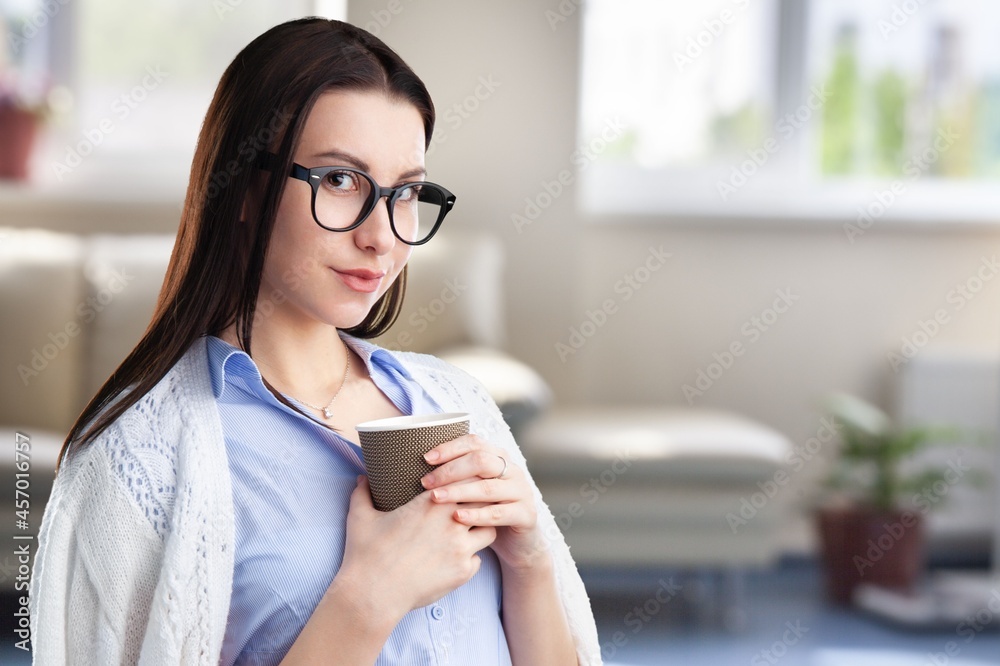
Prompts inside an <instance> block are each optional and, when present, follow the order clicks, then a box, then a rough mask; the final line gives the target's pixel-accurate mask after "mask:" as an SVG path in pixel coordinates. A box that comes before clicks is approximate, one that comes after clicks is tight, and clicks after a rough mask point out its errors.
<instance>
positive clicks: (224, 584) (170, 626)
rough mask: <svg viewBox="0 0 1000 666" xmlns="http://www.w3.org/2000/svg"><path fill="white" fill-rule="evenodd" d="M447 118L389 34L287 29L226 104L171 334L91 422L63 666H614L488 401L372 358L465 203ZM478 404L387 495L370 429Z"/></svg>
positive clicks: (220, 93) (167, 316)
mask: <svg viewBox="0 0 1000 666" xmlns="http://www.w3.org/2000/svg"><path fill="white" fill-rule="evenodd" d="M433 126H434V109H433V105H432V103H431V100H430V97H429V95H428V93H427V90H426V89H425V87H424V85H423V84H422V83H421V81H420V80H419V79H418V78H417V77H416V75H415V74H414V73H413V72H412V71H411V70H410V69H409V67H407V66H406V64H405V63H403V62H402V60H400V58H399V57H398V56H397V55H396V54H395V53H394V52H393V51H391V50H390V49H389V48H388V47H386V46H385V45H384V44H383V43H382V42H380V41H379V40H378V39H376V38H375V37H373V36H372V35H370V34H368V33H366V32H364V31H362V30H360V29H358V28H355V27H352V26H350V25H348V24H344V23H340V22H337V21H327V20H323V19H303V20H299V21H292V22H289V23H285V24H282V25H279V26H277V27H275V28H273V29H271V30H269V31H268V32H266V33H264V34H263V35H261V36H260V37H258V38H257V39H256V40H254V41H253V42H252V43H251V44H250V45H249V46H247V47H246V48H245V49H244V50H243V52H241V53H240V54H239V55H238V56H237V57H236V59H235V60H234V62H233V63H232V64H231V65H230V67H229V68H228V69H227V71H226V72H225V74H224V75H223V78H222V80H221V82H220V84H219V87H218V89H217V91H216V94H215V98H214V100H213V101H212V104H211V106H210V108H209V110H208V114H207V116H206V119H205V123H204V126H203V128H202V131H201V136H200V138H199V141H198V149H197V152H196V154H195V158H194V164H193V166H192V170H191V182H190V186H189V188H188V193H187V199H186V202H185V208H184V213H183V216H182V219H181V224H180V229H179V231H178V234H177V241H176V244H175V247H174V251H173V255H172V257H171V260H170V265H169V267H168V269H167V275H166V278H165V280H164V284H163V288H162V291H161V293H160V298H159V302H158V304H157V308H156V312H155V314H154V316H153V320H152V322H151V324H150V326H149V329H148V330H147V332H146V334H145V336H144V337H143V339H142V340H141V342H140V343H139V344H138V345H137V346H136V348H135V349H134V350H133V351H132V353H131V354H129V356H128V357H127V358H126V359H125V361H124V362H123V363H122V365H121V366H120V367H119V368H118V370H117V371H116V372H115V373H114V374H113V375H112V377H111V378H110V379H109V380H108V382H107V383H106V384H105V385H104V386H103V387H102V388H101V390H100V391H99V392H98V394H97V395H96V396H95V397H94V399H93V400H92V401H91V402H90V404H89V405H88V406H87V407H86V409H85V410H84V412H83V413H82V414H81V416H80V418H79V420H78V421H77V423H76V424H75V426H74V427H73V429H72V430H71V432H70V433H69V436H68V437H67V440H66V444H65V445H64V447H63V452H62V455H61V457H60V466H59V470H58V474H57V477H56V481H55V486H54V488H53V492H52V497H51V499H50V501H49V504H48V506H47V508H46V511H45V515H44V518H43V521H42V526H41V532H40V535H39V550H38V554H37V557H36V560H35V565H34V571H33V580H32V588H31V628H32V632H33V637H34V651H35V657H36V663H40V664H61V663H67V662H72V663H95V664H134V663H141V664H151V665H153V664H155V665H162V664H218V663H222V664H225V665H229V664H278V663H281V664H306V663H309V664H314V663H335V664H372V663H376V664H406V665H411V664H444V663H452V664H476V665H477V666H479V665H483V664H510V663H513V664H525V665H532V666H533V665H536V664H544V665H546V666H555V665H559V664H576V663H580V664H597V663H600V650H599V647H598V645H597V635H596V630H595V628H594V621H593V616H592V615H591V611H590V606H589V601H588V599H587V596H586V592H585V591H584V588H583V585H582V583H581V581H580V578H579V575H578V573H577V571H576V568H575V566H574V564H573V561H572V559H571V558H570V555H569V551H568V549H567V548H566V545H565V542H564V541H563V540H562V537H561V535H560V534H559V531H558V529H557V528H556V526H555V522H554V520H553V518H552V515H551V513H550V512H549V511H548V509H547V508H546V506H545V504H544V503H543V502H542V499H541V496H540V495H539V493H538V490H537V488H536V487H535V485H534V482H533V481H532V480H531V477H530V476H529V474H528V471H527V469H526V468H525V464H524V458H523V457H522V455H521V454H520V452H519V450H518V448H517V445H516V444H515V443H514V441H513V439H512V438H511V436H510V432H509V430H508V429H507V428H506V426H505V424H504V423H503V420H502V418H501V416H500V413H499V410H498V409H497V407H496V405H495V404H494V403H493V401H492V400H491V399H490V398H489V396H488V395H487V394H486V393H485V391H484V390H483V388H482V387H481V385H479V384H478V383H477V382H476V381H475V380H473V379H472V378H470V377H469V376H468V375H466V374H464V373H462V372H460V371H458V370H457V369H455V368H453V367H451V366H449V365H447V364H445V363H443V362H441V361H439V360H437V359H435V358H433V357H429V356H424V355H419V354H412V353H400V352H389V351H386V350H384V349H381V348H379V347H377V346H375V345H374V344H372V343H370V342H367V341H366V338H371V337H374V336H377V335H379V334H380V333H382V332H384V331H385V330H386V329H388V327H389V326H390V325H391V324H392V322H393V320H394V318H395V317H396V315H397V313H398V311H399V307H400V304H401V302H402V298H403V291H404V286H405V281H406V262H407V259H408V258H409V256H410V252H411V251H415V252H419V251H420V247H419V246H420V245H421V244H422V243H424V242H426V241H428V240H430V239H431V237H432V236H433V235H434V233H435V232H436V231H437V229H438V227H439V225H440V223H441V221H442V220H443V219H444V217H445V215H446V214H447V212H448V210H449V209H450V208H451V205H452V204H453V203H454V197H453V196H452V195H451V194H450V193H449V192H448V191H447V190H446V189H444V188H443V187H441V186H439V185H435V184H433V183H429V182H426V181H425V169H424V151H425V150H426V147H427V145H428V142H429V139H430V137H431V135H432V131H433ZM447 411H467V412H470V413H471V415H472V416H471V424H470V425H471V431H472V432H473V433H475V434H471V435H469V436H466V437H461V438H459V439H455V440H453V441H450V442H447V443H445V444H442V445H441V446H439V447H437V448H436V449H435V450H434V451H432V452H431V454H429V456H430V458H429V461H430V462H432V463H433V464H437V465H440V467H438V468H437V469H436V470H435V471H434V472H432V473H431V474H429V475H428V476H426V477H425V478H424V480H423V483H424V486H425V487H426V488H427V491H426V492H424V493H421V494H420V495H419V496H418V497H417V498H415V499H414V500H412V501H411V502H410V503H408V504H407V505H405V506H404V507H401V508H400V509H398V510H396V511H392V512H388V513H383V512H380V511H377V510H375V509H374V507H373V506H372V502H371V498H370V495H369V491H368V487H367V484H366V482H365V479H364V476H363V475H364V466H363V463H362V459H361V456H360V448H359V447H358V443H357V435H356V432H355V430H354V426H355V425H356V424H357V423H358V422H361V421H366V420H370V419H375V418H381V417H389V416H398V415H401V414H411V413H414V414H420V413H432V412H447Z"/></svg>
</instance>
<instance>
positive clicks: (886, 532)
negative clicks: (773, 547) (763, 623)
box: [817, 506, 924, 605]
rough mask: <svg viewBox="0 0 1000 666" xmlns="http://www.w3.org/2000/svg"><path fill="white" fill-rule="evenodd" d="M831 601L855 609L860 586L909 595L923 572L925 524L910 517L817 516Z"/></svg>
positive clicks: (843, 511)
mask: <svg viewBox="0 0 1000 666" xmlns="http://www.w3.org/2000/svg"><path fill="white" fill-rule="evenodd" d="M817 519H818V520H817V522H818V526H819V537H820V549H821V551H820V552H821V556H822V560H823V565H824V569H825V572H824V573H825V576H826V590H827V596H828V597H829V599H830V600H831V601H833V602H834V603H837V604H841V605H847V604H850V603H851V596H852V594H853V593H854V588H856V587H857V586H858V585H860V584H862V583H872V584H874V585H878V586H880V587H885V588H889V589H892V590H897V591H900V592H909V591H911V590H912V589H913V587H914V585H915V584H916V582H917V580H918V579H919V578H920V575H921V574H922V573H923V569H924V521H923V517H922V516H921V515H920V514H917V513H914V512H912V511H898V510H893V511H882V510H878V509H873V508H869V507H858V506H853V507H843V508H841V507H838V508H823V509H820V510H819V512H818V514H817Z"/></svg>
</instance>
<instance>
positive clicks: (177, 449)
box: [29, 338, 601, 666]
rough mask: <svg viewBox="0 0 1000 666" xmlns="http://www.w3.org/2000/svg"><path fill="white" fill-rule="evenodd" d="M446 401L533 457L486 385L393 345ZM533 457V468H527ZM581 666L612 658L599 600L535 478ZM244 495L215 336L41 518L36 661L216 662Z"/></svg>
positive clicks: (80, 465)
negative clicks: (212, 362)
mask: <svg viewBox="0 0 1000 666" xmlns="http://www.w3.org/2000/svg"><path fill="white" fill-rule="evenodd" d="M394 353H396V354H397V355H398V357H399V358H400V360H401V361H402V362H403V364H404V365H405V366H406V368H407V370H409V372H410V373H411V374H412V375H413V377H414V378H415V379H416V380H417V382H418V383H419V384H420V385H421V386H422V387H423V388H424V390H426V391H427V392H428V393H429V394H430V396H431V397H432V398H433V399H434V400H435V401H436V402H437V403H438V404H439V405H440V406H441V407H442V409H443V410H445V411H467V412H470V414H471V422H470V429H471V431H472V432H474V433H477V434H479V435H480V436H482V437H484V438H485V439H487V440H488V441H490V442H491V443H492V444H494V445H495V446H499V447H501V448H503V449H505V450H507V451H508V452H509V454H510V458H511V462H514V463H516V464H518V465H521V466H522V467H524V466H525V460H524V456H523V455H522V454H521V451H520V449H519V448H518V447H517V444H516V443H515V442H514V439H513V437H512V436H511V434H510V430H509V429H508V428H507V425H506V424H505V423H504V421H503V418H502V417H501V415H500V411H499V409H498V408H497V406H496V404H495V403H494V402H493V400H492V398H490V396H489V394H488V393H487V392H486V390H485V389H484V388H483V387H482V385H481V384H480V383H479V382H478V381H477V380H475V379H473V378H472V377H471V376H469V375H468V374H466V373H464V372H463V371H461V370H459V369H457V368H455V367H454V366H451V365H449V364H447V363H445V362H443V361H441V360H439V359H437V358H434V357H432V356H427V355H423V354H414V353H409V352H394ZM525 468H526V467H525ZM532 486H533V487H534V493H535V501H536V504H537V508H538V517H539V525H540V527H541V530H542V533H543V534H544V535H545V537H546V541H547V543H548V547H549V550H550V552H551V554H552V559H553V562H554V563H555V571H556V582H557V585H558V588H559V593H560V597H561V600H562V604H563V607H564V608H565V610H566V615H567V617H568V619H569V625H570V630H571V632H572V635H573V640H574V642H575V645H576V648H577V654H578V657H579V660H580V664H582V665H583V666H593V665H600V664H601V657H600V646H599V644H598V640H597V629H596V626H595V624H594V617H593V614H592V612H591V608H590V601H589V599H588V597H587V592H586V590H585V589H584V586H583V582H582V581H581V579H580V576H579V573H578V572H577V569H576V565H575V564H574V562H573V559H572V557H571V556H570V552H569V548H568V547H567V546H566V542H565V540H564V539H563V537H562V534H561V533H560V532H559V529H558V527H557V525H556V522H555V519H554V518H553V516H552V513H551V511H549V509H548V507H547V506H546V505H545V503H544V502H543V501H542V497H541V493H539V491H538V488H537V486H535V485H534V482H532ZM233 549H234V516H233V496H232V487H231V479H230V476H229V465H228V462H227V459H226V450H225V442H224V439H223V435H222V426H221V423H220V421H219V414H218V410H217V408H216V405H215V398H214V396H213V394H212V386H211V378H210V375H209V368H208V360H207V355H206V349H205V340H204V338H201V339H199V340H198V341H197V342H196V343H195V344H194V345H192V347H191V349H190V350H189V351H188V352H187V353H186V354H185V355H184V357H183V358H182V359H181V360H180V361H178V363H177V364H176V365H175V366H174V367H173V369H171V370H170V372H168V373H167V375H166V376H164V378H163V379H162V380H161V381H160V382H159V383H158V384H157V385H156V386H155V387H154V388H153V390H151V391H150V392H149V393H148V394H147V395H145V396H143V398H142V399H141V400H139V402H138V403H136V404H135V405H133V406H132V407H131V408H129V410H128V411H127V412H126V413H125V414H123V415H122V416H121V417H120V418H119V419H118V420H117V421H115V423H114V424H112V426H111V427H110V428H108V429H107V430H106V431H105V432H104V433H102V434H101V435H100V436H99V437H98V438H97V439H95V440H94V441H93V442H92V443H91V444H90V445H89V446H87V447H86V448H85V449H82V450H80V451H79V452H77V453H74V454H73V455H72V456H71V457H70V458H69V459H68V460H66V461H65V462H64V463H63V465H62V466H61V468H60V472H59V474H58V475H57V477H56V480H55V483H54V485H53V488H52V495H51V497H50V499H49V503H48V505H47V506H46V509H45V514H44V516H43V517H42V524H41V527H40V531H39V545H38V552H37V554H36V557H35V562H34V567H33V570H32V580H31V588H30V594H31V597H30V602H29V608H30V613H31V632H32V639H33V641H32V642H33V657H34V661H33V663H35V664H44V665H45V666H50V665H56V664H100V665H102V666H107V665H111V664H142V665H148V666H164V665H166V664H185V666H187V665H193V664H205V665H209V664H217V663H218V661H219V655H220V651H221V648H222V639H223V636H224V634H225V629H226V619H227V616H228V612H229V599H230V594H231V591H232V581H233Z"/></svg>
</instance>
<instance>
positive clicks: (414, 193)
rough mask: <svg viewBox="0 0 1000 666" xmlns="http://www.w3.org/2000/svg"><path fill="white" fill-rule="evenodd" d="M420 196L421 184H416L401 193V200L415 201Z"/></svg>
mask: <svg viewBox="0 0 1000 666" xmlns="http://www.w3.org/2000/svg"><path fill="white" fill-rule="evenodd" d="M419 198H420V186H419V185H414V186H413V187H407V188H406V189H405V190H403V192H402V194H400V195H399V201H403V202H414V201H417V199H419Z"/></svg>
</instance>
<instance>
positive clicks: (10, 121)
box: [0, 14, 51, 180]
mask: <svg viewBox="0 0 1000 666" xmlns="http://www.w3.org/2000/svg"><path fill="white" fill-rule="evenodd" d="M24 25H26V24H25V23H24V19H23V18H22V19H21V20H16V19H15V18H14V17H11V16H4V15H2V14H0V32H2V33H3V34H4V35H7V36H8V37H9V38H10V39H9V40H8V41H9V44H8V45H7V46H8V48H7V49H2V48H0V178H3V179H12V180H25V179H26V178H27V177H28V162H29V159H30V157H31V151H32V147H33V146H34V143H35V136H36V134H37V132H38V126H39V124H40V123H41V122H42V121H43V120H44V119H45V116H46V115H47V114H48V113H49V109H50V105H49V93H50V92H51V91H50V81H49V77H48V75H47V73H45V71H44V70H43V69H42V68H41V66H40V65H39V64H38V63H37V61H38V58H33V59H28V58H27V55H28V53H29V52H30V53H32V54H36V53H37V50H38V47H40V46H42V44H41V43H40V42H38V41H37V40H28V39H26V38H25V37H24V35H25V32H24ZM28 34H34V33H28ZM29 61H30V62H32V63H33V66H31V67H29V66H28V65H27V64H26V63H27V62H29Z"/></svg>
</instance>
